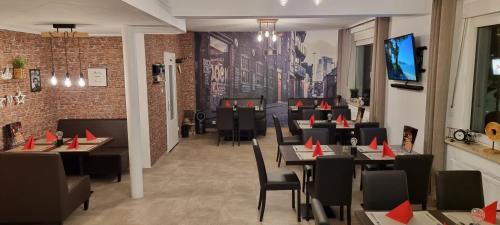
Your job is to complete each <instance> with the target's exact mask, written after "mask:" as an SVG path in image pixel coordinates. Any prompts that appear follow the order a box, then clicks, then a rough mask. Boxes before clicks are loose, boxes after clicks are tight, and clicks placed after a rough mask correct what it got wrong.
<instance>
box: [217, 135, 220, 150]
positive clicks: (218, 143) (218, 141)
mask: <svg viewBox="0 0 500 225" xmlns="http://www.w3.org/2000/svg"><path fill="white" fill-rule="evenodd" d="M217 133H218V134H217V146H219V145H220V132H219V131H218V132H217Z"/></svg>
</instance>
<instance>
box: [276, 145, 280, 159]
mask: <svg viewBox="0 0 500 225" xmlns="http://www.w3.org/2000/svg"><path fill="white" fill-rule="evenodd" d="M279 158H280V145H279V144H278V150H277V151H276V162H278V159H279Z"/></svg>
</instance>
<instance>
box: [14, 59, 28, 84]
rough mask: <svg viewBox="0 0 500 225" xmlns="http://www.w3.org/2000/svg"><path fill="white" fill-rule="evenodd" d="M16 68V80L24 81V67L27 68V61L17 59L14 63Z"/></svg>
mask: <svg viewBox="0 0 500 225" xmlns="http://www.w3.org/2000/svg"><path fill="white" fill-rule="evenodd" d="M12 65H13V67H14V79H24V78H26V75H25V73H24V66H26V59H25V58H23V57H17V58H15V59H14V60H13V61H12Z"/></svg>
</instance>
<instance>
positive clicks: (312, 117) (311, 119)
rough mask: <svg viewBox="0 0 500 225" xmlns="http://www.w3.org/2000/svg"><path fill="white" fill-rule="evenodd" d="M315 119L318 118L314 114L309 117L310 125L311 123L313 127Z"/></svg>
mask: <svg viewBox="0 0 500 225" xmlns="http://www.w3.org/2000/svg"><path fill="white" fill-rule="evenodd" d="M315 120H316V118H314V114H313V115H311V117H309V125H311V127H312V126H313V125H314V122H315Z"/></svg>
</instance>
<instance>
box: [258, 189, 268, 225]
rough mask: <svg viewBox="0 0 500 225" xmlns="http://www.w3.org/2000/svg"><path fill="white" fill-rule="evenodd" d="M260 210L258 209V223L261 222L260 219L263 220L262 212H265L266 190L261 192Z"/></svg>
mask: <svg viewBox="0 0 500 225" xmlns="http://www.w3.org/2000/svg"><path fill="white" fill-rule="evenodd" d="M260 207H261V209H260V220H259V221H260V222H262V219H264V211H265V210H266V190H264V191H263V192H262V203H261V206H260Z"/></svg>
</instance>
